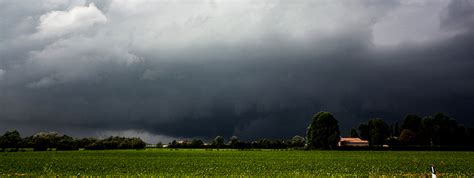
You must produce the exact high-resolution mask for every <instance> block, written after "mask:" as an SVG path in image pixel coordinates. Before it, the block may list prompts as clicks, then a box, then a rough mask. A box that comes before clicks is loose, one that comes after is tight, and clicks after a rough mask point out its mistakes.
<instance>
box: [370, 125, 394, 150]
mask: <svg viewBox="0 0 474 178" xmlns="http://www.w3.org/2000/svg"><path fill="white" fill-rule="evenodd" d="M368 126H369V135H370V137H369V144H371V145H383V144H385V143H386V142H385V140H386V139H387V138H388V137H390V129H389V126H388V125H387V124H386V123H385V121H383V120H382V119H380V118H375V119H372V120H369V122H368Z"/></svg>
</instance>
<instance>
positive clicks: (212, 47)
mask: <svg viewBox="0 0 474 178" xmlns="http://www.w3.org/2000/svg"><path fill="white" fill-rule="evenodd" d="M473 14H474V1H472V0H451V1H449V0H416V1H415V0H413V1H412V0H386V1H373V0H361V1H330V0H291V1H290V0H279V1H267V0H256V1H255V0H243V1H234V0H230V1H229V0H139V1H125V0H107V1H94V0H87V1H51V0H34V1H33V0H21V1H11V0H0V15H1V16H2V17H9V18H2V19H0V24H1V25H0V26H1V29H0V54H1V58H0V131H2V130H7V129H13V128H15V129H19V130H20V131H21V132H22V133H25V134H31V133H34V132H38V131H45V130H55V131H59V132H63V133H66V134H72V135H74V136H103V135H104V134H105V135H107V134H111V133H120V134H122V135H134V134H135V135H142V136H146V137H147V139H148V140H153V141H156V138H163V139H164V140H170V139H171V138H194V137H195V138H203V139H209V138H213V137H215V136H216V135H223V136H231V135H237V136H239V137H241V138H243V139H256V138H263V137H266V138H289V137H291V136H293V135H297V134H300V135H304V134H305V129H306V127H307V125H308V123H309V122H310V119H311V117H312V115H313V114H315V113H316V112H318V111H320V110H326V111H329V112H332V113H333V114H334V115H335V117H336V118H337V119H338V120H339V122H340V125H341V129H343V130H342V131H343V133H345V132H346V131H347V130H349V129H350V128H351V127H353V126H357V125H358V124H360V123H362V122H365V121H366V120H367V119H369V118H373V117H382V118H385V119H386V120H387V121H389V122H396V121H397V120H398V121H400V120H402V119H403V117H404V115H405V114H407V113H412V112H415V113H419V114H420V115H431V114H433V113H435V112H445V113H447V114H448V115H451V116H453V117H454V118H455V119H457V120H458V122H460V123H461V124H464V125H466V126H473V125H474V123H473V121H472V119H471V118H470V117H472V116H473V115H474V111H473V110H472V108H471V107H472V106H473V105H474V85H473V83H474V71H473V70H472V69H473V68H474V60H473V59H474V58H473V57H474V52H473V51H474V50H473V48H472V46H474V31H473V29H474V20H473V19H474V18H473V17H474V15H473ZM154 136H155V137H156V138H154V139H153V138H152V137H154Z"/></svg>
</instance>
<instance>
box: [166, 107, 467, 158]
mask: <svg viewBox="0 0 474 178" xmlns="http://www.w3.org/2000/svg"><path fill="white" fill-rule="evenodd" d="M350 137H352V138H360V139H363V140H367V141H368V142H369V147H368V148H369V149H370V148H380V147H383V146H388V147H389V148H397V149H408V148H413V147H416V148H436V147H437V148H455V147H469V148H472V147H474V128H465V127H464V126H462V125H459V124H458V123H457V122H456V120H454V119H452V118H450V117H449V116H447V115H445V114H443V113H436V114H435V115H434V116H426V117H423V118H422V117H420V116H418V115H416V114H408V115H406V117H405V118H404V120H403V122H402V123H401V125H399V122H395V123H393V124H387V123H386V122H385V121H384V120H383V119H381V118H373V119H370V120H368V121H367V123H362V124H360V125H359V126H358V127H357V128H352V129H351V130H350ZM340 138H341V134H340V130H339V124H338V120H337V119H336V118H335V117H334V116H333V115H332V114H331V113H329V112H324V111H321V112H318V113H317V114H315V115H314V116H313V119H312V121H311V123H310V124H309V126H308V129H307V133H306V138H304V137H301V136H298V135H296V136H294V137H293V138H291V139H289V140H269V139H260V140H256V141H250V142H245V141H240V140H239V139H238V137H236V136H232V137H230V138H229V139H228V141H227V143H226V142H225V140H224V138H223V137H222V136H217V137H216V138H214V139H213V140H212V143H211V144H210V145H205V144H204V142H203V141H201V140H196V139H194V140H191V141H184V142H183V141H181V142H177V141H175V140H174V141H172V142H171V143H169V144H168V147H169V148H237V149H247V148H253V149H260V148H263V149H265V148H271V149H287V148H302V149H336V148H338V147H337V144H338V142H339V140H340ZM158 145H159V146H161V145H162V144H161V142H160V143H158Z"/></svg>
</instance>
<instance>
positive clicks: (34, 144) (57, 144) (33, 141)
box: [0, 130, 146, 151]
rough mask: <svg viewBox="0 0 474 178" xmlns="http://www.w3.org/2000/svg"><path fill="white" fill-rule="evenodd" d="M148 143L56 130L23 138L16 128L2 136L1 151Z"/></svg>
mask: <svg viewBox="0 0 474 178" xmlns="http://www.w3.org/2000/svg"><path fill="white" fill-rule="evenodd" d="M145 146H146V143H145V142H144V141H142V140H141V139H140V138H126V137H118V136H115V137H113V136H111V137H108V138H105V139H96V138H81V139H75V138H73V137H70V136H68V135H61V134H58V133H56V132H40V133H37V134H34V135H32V136H29V137H26V138H22V137H21V136H20V133H19V132H18V131H16V130H12V131H7V132H5V134H3V135H2V136H1V137H0V148H1V151H18V150H19V149H20V148H33V150H34V151H46V150H79V149H80V148H84V149H86V150H104V149H142V148H145Z"/></svg>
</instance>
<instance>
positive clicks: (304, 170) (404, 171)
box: [0, 149, 474, 177]
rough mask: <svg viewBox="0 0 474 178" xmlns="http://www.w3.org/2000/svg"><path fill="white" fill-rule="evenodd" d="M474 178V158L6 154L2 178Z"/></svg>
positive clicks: (0, 165)
mask: <svg viewBox="0 0 474 178" xmlns="http://www.w3.org/2000/svg"><path fill="white" fill-rule="evenodd" d="M430 164H435V165H436V167H437V171H438V172H439V174H438V175H451V176H457V175H460V176H474V152H435V151H432V152H430V151H279V150H262V151H238V150H219V151H217V150H213V151H209V150H198V149H189V150H186V149H181V150H170V149H147V150H115V151H69V152H61V151H48V152H2V153H0V175H69V176H76V175H80V176H83V175H164V176H166V175H219V176H222V175H235V176H241V175H266V176H277V175H279V176H300V175H324V176H326V175H342V176H346V175H364V176H367V175H375V176H380V175H411V176H420V175H429V165H430ZM0 177H1V176H0Z"/></svg>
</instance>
